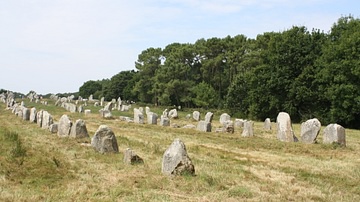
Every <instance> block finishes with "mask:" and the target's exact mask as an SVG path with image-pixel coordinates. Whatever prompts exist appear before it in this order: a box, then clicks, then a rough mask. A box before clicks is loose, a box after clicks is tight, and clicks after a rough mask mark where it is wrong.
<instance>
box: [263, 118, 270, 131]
mask: <svg viewBox="0 0 360 202" xmlns="http://www.w3.org/2000/svg"><path fill="white" fill-rule="evenodd" d="M264 129H265V130H271V121H270V118H266V119H265V121H264Z"/></svg>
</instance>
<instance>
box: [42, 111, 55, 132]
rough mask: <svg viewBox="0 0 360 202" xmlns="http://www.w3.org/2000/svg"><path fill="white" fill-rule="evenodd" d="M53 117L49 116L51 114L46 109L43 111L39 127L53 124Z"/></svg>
mask: <svg viewBox="0 0 360 202" xmlns="http://www.w3.org/2000/svg"><path fill="white" fill-rule="evenodd" d="M53 123H54V121H53V118H52V116H51V114H50V113H49V112H47V111H44V112H43V117H42V124H41V128H43V129H49V126H50V125H51V124H53Z"/></svg>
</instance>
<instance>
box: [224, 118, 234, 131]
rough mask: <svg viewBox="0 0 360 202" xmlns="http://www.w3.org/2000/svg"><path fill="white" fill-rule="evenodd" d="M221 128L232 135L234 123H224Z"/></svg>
mask: <svg viewBox="0 0 360 202" xmlns="http://www.w3.org/2000/svg"><path fill="white" fill-rule="evenodd" d="M223 128H224V132H226V133H234V122H233V121H231V120H229V121H226V122H224V124H223Z"/></svg>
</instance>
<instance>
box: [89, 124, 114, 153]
mask: <svg viewBox="0 0 360 202" xmlns="http://www.w3.org/2000/svg"><path fill="white" fill-rule="evenodd" d="M91 146H92V147H93V148H94V149H95V150H96V151H98V152H100V153H108V152H113V153H118V152H119V147H118V144H117V140H116V137H115V134H114V132H113V131H112V130H111V129H110V128H109V127H108V126H106V125H100V126H99V128H98V129H97V131H96V132H95V135H94V137H93V138H92V139H91Z"/></svg>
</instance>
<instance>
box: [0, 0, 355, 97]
mask: <svg viewBox="0 0 360 202" xmlns="http://www.w3.org/2000/svg"><path fill="white" fill-rule="evenodd" d="M359 8H360V1H358V0H301V1H300V0H131V1H128V0H0V89H6V90H11V91H15V92H21V93H24V94H27V93H28V92H29V91H31V90H34V91H36V92H37V93H38V94H47V93H65V92H77V91H78V90H79V87H80V86H81V85H83V84H84V82H86V81H89V80H102V79H110V78H111V77H112V76H114V75H115V74H117V73H119V72H121V71H126V70H133V69H135V61H136V60H137V57H138V55H139V54H140V53H141V52H142V51H143V50H146V49H148V48H151V47H154V48H158V47H160V48H164V47H165V46H166V45H169V44H171V43H175V42H178V43H195V42H196V41H197V40H198V39H201V38H204V39H208V38H212V37H218V38H224V37H226V36H236V35H239V34H243V35H245V36H247V37H248V38H256V36H257V35H258V34H263V33H264V32H272V31H275V32H282V31H285V30H287V29H290V28H291V27H292V26H305V27H307V29H308V30H312V28H316V29H320V30H323V31H324V32H326V33H327V32H329V31H330V29H331V27H332V25H333V24H334V23H336V22H337V20H338V19H339V18H340V17H342V16H348V15H350V14H351V15H352V16H354V17H356V18H360V14H359Z"/></svg>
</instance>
